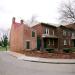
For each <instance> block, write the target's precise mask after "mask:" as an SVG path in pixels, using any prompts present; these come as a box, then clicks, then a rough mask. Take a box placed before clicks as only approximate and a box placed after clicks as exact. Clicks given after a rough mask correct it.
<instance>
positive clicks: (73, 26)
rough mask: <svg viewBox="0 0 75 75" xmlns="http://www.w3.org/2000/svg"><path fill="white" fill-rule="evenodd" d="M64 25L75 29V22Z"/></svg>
mask: <svg viewBox="0 0 75 75" xmlns="http://www.w3.org/2000/svg"><path fill="white" fill-rule="evenodd" d="M65 27H67V28H73V29H75V23H72V24H68V25H65Z"/></svg>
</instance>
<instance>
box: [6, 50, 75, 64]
mask: <svg viewBox="0 0 75 75" xmlns="http://www.w3.org/2000/svg"><path fill="white" fill-rule="evenodd" d="M7 53H8V54H10V55H12V56H15V57H16V58H17V59H18V60H24V61H32V62H40V63H52V64H75V59H50V58H39V57H30V56H25V55H23V54H20V53H16V52H11V51H7Z"/></svg>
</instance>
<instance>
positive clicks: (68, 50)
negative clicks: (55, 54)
mask: <svg viewBox="0 0 75 75" xmlns="http://www.w3.org/2000/svg"><path fill="white" fill-rule="evenodd" d="M63 51H64V52H65V53H70V52H71V51H72V50H71V48H64V49H63Z"/></svg>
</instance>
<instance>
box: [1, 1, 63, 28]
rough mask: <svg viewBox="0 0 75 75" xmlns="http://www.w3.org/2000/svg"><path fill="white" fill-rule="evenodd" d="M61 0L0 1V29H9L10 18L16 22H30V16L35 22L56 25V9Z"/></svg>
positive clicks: (57, 14)
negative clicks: (22, 20) (34, 18)
mask: <svg viewBox="0 0 75 75" xmlns="http://www.w3.org/2000/svg"><path fill="white" fill-rule="evenodd" d="M61 1H62V0H0V28H3V29H7V28H10V27H11V19H12V17H13V16H14V17H16V19H17V21H19V20H20V19H24V20H25V21H27V20H30V18H31V17H32V15H34V16H36V20H38V21H41V22H46V23H53V24H58V23H59V22H58V20H57V19H58V16H59V13H58V8H59V5H60V2H61Z"/></svg>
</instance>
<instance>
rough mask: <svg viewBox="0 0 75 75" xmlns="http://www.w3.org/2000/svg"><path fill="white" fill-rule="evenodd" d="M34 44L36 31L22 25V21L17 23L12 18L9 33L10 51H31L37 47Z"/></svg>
mask: <svg viewBox="0 0 75 75" xmlns="http://www.w3.org/2000/svg"><path fill="white" fill-rule="evenodd" d="M36 42H37V35H36V31H35V30H34V29H33V28H30V27H29V26H28V25H27V24H24V22H23V20H21V21H20V23H17V22H16V21H15V18H13V19H12V27H11V31H10V49H11V50H12V51H18V52H22V51H23V50H32V49H35V48H36V47H37V43H36Z"/></svg>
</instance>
